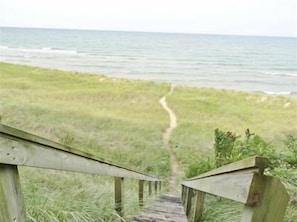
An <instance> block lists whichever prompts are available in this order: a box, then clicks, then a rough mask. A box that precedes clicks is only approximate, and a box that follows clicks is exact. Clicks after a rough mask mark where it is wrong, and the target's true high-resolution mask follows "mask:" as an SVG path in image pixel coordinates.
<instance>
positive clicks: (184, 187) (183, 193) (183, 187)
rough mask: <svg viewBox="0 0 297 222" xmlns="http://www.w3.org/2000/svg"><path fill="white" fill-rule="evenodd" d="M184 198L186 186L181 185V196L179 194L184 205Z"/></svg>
mask: <svg viewBox="0 0 297 222" xmlns="http://www.w3.org/2000/svg"><path fill="white" fill-rule="evenodd" d="M185 199H186V186H184V185H182V196H181V200H182V204H183V205H184V206H185Z"/></svg>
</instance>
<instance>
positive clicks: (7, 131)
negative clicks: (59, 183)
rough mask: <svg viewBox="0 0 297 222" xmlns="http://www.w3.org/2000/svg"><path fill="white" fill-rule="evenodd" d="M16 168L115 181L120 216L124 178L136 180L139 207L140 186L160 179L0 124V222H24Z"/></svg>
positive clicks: (140, 203)
mask: <svg viewBox="0 0 297 222" xmlns="http://www.w3.org/2000/svg"><path fill="white" fill-rule="evenodd" d="M17 166H30V167H37V168H45V169H54V170H63V171H72V172H80V173H87V174H97V175H102V176H113V177H115V209H116V211H117V212H118V214H119V215H121V216H123V201H122V197H123V182H124V178H131V179H137V180H139V181H140V182H139V184H140V186H141V189H139V205H142V204H143V182H144V181H149V182H150V183H149V186H151V182H154V183H155V186H157V184H158V183H161V182H162V181H164V180H163V179H160V178H157V177H154V176H150V175H147V174H144V173H141V172H138V171H136V170H132V169H129V168H127V167H123V166H120V165H117V164H114V163H111V162H108V161H105V160H104V159H102V158H98V157H96V156H94V155H91V154H88V153H86V152H82V151H79V150H76V149H73V148H71V147H69V146H65V145H63V144H60V143H57V142H54V141H51V140H48V139H45V138H42V137H40V136H36V135H33V134H30V133H28V132H25V131H22V130H19V129H16V128H13V127H10V126H7V125H4V124H2V123H0V221H4V222H6V221H7V222H10V221H19V222H22V221H25V208H24V204H23V197H22V192H21V188H20V181H19V176H18V169H17Z"/></svg>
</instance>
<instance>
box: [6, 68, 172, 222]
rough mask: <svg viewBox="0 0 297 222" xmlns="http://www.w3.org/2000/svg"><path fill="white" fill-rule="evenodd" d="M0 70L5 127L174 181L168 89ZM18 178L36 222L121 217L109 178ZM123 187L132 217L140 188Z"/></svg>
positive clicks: (24, 173) (35, 174)
mask: <svg viewBox="0 0 297 222" xmlns="http://www.w3.org/2000/svg"><path fill="white" fill-rule="evenodd" d="M0 70H1V72H0V79H1V87H0V95H1V101H0V115H1V118H2V120H1V121H2V122H3V123H4V124H8V125H10V126H13V127H16V128H20V129H22V130H26V131H29V132H32V133H35V134H37V135H39V136H43V137H46V138H49V139H52V140H55V141H58V142H61V143H63V144H66V145H70V146H72V147H74V148H76V149H80V150H83V151H86V152H89V153H92V154H94V155H97V156H99V157H101V158H104V159H106V160H109V161H111V162H115V163H117V164H120V165H123V166H127V167H130V168H133V169H135V170H139V171H141V172H145V173H148V174H151V175H156V176H160V177H167V176H168V175H169V173H170V164H169V154H168V152H167V151H166V150H165V149H164V147H163V141H162V133H163V131H164V129H165V128H166V127H167V124H168V123H167V122H168V116H167V114H166V113H165V112H164V111H163V110H162V107H161V106H160V105H159V104H158V100H159V98H160V97H162V96H163V95H164V94H166V93H167V91H168V90H169V85H168V84H156V83H153V82H148V81H132V80H125V79H112V78H107V77H105V76H103V75H89V74H86V75H85V74H81V73H75V72H63V71H58V70H50V69H41V68H36V67H28V66H18V65H12V64H6V63H0ZM20 175H21V180H22V185H23V187H24V196H25V200H26V203H27V206H28V207H27V210H28V215H29V216H30V217H31V219H32V221H109V220H110V221H113V220H114V219H115V218H116V215H114V212H113V202H112V200H113V199H112V198H113V181H112V180H111V179H106V178H101V177H89V176H88V175H83V174H77V175H76V176H72V174H68V173H65V172H58V171H48V170H41V171H40V170H37V169H29V168H21V174H20ZM131 183H132V182H131ZM125 187H126V189H125V192H126V195H127V196H128V197H129V198H126V202H127V204H128V205H129V206H128V207H127V208H126V209H128V210H127V211H128V212H126V215H128V214H129V213H130V214H132V213H133V212H135V211H133V210H130V211H129V209H136V208H135V207H136V206H137V204H136V203H135V201H137V197H136V196H135V195H137V187H136V185H135V186H134V185H133V186H129V185H126V186H125ZM130 187H131V188H130ZM133 197H134V202H133V201H132V199H133ZM133 206H134V207H133Z"/></svg>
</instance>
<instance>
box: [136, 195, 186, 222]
mask: <svg viewBox="0 0 297 222" xmlns="http://www.w3.org/2000/svg"><path fill="white" fill-rule="evenodd" d="M132 221H134V222H159V221H160V222H162V221H167V222H169V221H170V222H187V221H188V220H187V217H186V215H185V212H184V208H183V206H182V203H181V199H180V197H179V196H177V195H173V194H163V195H161V196H160V197H159V198H158V199H157V200H156V201H155V202H154V203H153V204H152V205H151V206H149V207H146V208H143V210H142V211H141V212H140V213H139V215H137V216H135V217H134V218H133V220H132Z"/></svg>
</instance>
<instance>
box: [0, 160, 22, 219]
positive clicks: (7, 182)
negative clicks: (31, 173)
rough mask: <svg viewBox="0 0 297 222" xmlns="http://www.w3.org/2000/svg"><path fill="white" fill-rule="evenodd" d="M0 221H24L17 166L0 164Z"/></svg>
mask: <svg viewBox="0 0 297 222" xmlns="http://www.w3.org/2000/svg"><path fill="white" fill-rule="evenodd" d="M0 221H1V222H25V221H26V211H25V205H24V200H23V195H22V192H21V184H20V180H19V175H18V170H17V166H13V165H5V164H0Z"/></svg>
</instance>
